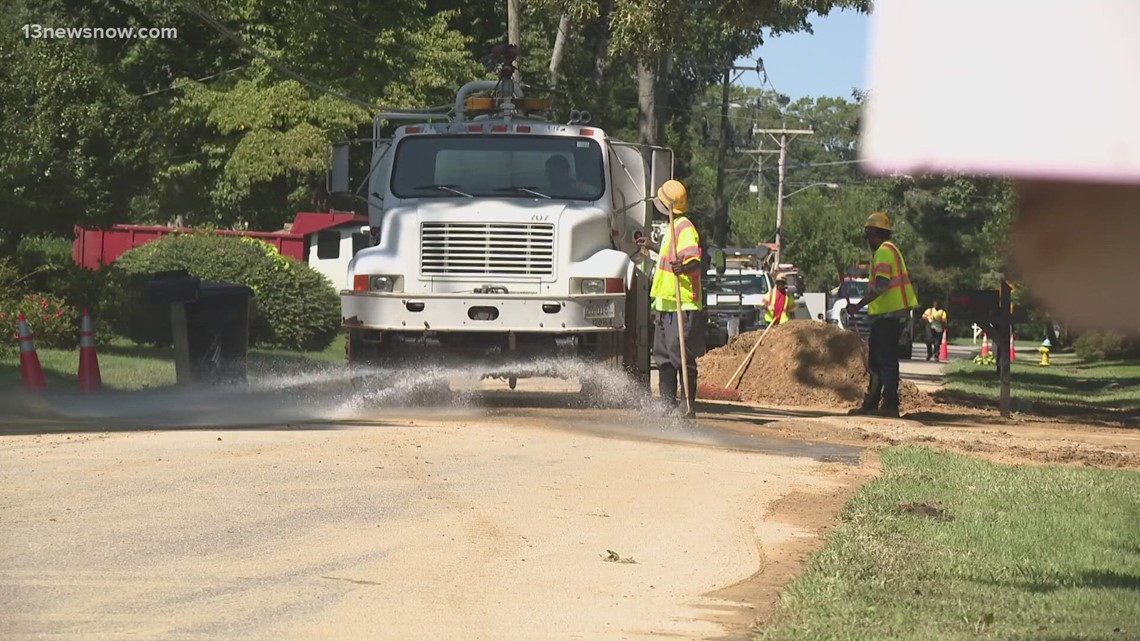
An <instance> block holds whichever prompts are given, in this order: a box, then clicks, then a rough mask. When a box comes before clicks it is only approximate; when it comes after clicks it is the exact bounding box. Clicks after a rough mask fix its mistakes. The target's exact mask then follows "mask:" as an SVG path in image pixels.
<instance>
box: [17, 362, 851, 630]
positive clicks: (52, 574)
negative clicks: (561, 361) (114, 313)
mask: <svg viewBox="0 0 1140 641" xmlns="http://www.w3.org/2000/svg"><path fill="white" fill-rule="evenodd" d="M415 377H416V375H415V374H414V373H409V376H408V378H409V379H414V378H415ZM323 384H324V385H332V386H334V387H337V388H339V387H341V386H342V384H343V382H341V381H324V382H323ZM409 384H414V381H412V382H410V383H409ZM544 384H545V385H547V387H545V388H544V387H543V385H544ZM566 384H567V383H563V382H561V381H555V382H553V383H549V382H548V383H543V382H542V381H533V380H523V381H520V382H519V389H518V390H516V391H514V392H511V391H508V390H506V389H505V384H502V383H501V382H497V381H483V382H481V383H479V382H475V383H471V384H470V385H469V386H468V388H464V387H463V385H456V384H455V383H454V381H453V388H456V389H458V390H459V392H457V394H456V396H455V397H454V398H453V399H452V401H451V403H450V404H449V405H447V406H445V407H440V408H435V409H433V408H430V407H419V408H411V407H400V406H398V405H397V404H395V403H394V402H392V400H393V399H394V398H397V397H399V392H398V390H396V392H395V393H391V392H393V390H391V389H385V390H379V391H378V393H377V394H376V395H374V396H371V397H368V398H360V397H359V395H356V396H354V397H352V398H345V397H340V398H337V399H336V402H329V401H328V399H327V398H326V397H324V396H320V395H313V394H311V393H310V392H307V391H303V389H302V387H300V386H293V387H289V388H287V389H283V390H275V391H267V390H264V389H262V390H260V391H259V390H252V391H248V390H247V391H240V390H220V391H216V392H211V393H199V394H192V393H170V392H166V393H154V394H141V395H134V396H126V395H122V396H115V395H104V396H101V397H93V398H81V397H68V398H56V399H50V400H42V401H36V402H25V403H24V408H25V410H27V411H26V412H25V413H24V414H21V415H18V416H13V415H10V416H7V417H4V418H5V420H3V421H0V487H3V488H4V490H3V494H2V495H0V536H2V537H3V539H4V541H5V545H4V546H2V547H0V609H2V610H3V611H4V612H5V614H4V616H3V617H0V637H2V638H4V639H40V638H53V639H123V638H147V639H187V640H189V639H193V640H199V639H227V640H228V639H235V638H241V639H275V640H276V639H314V638H352V639H357V638H359V639H401V640H406V639H439V638H463V639H496V640H498V639H505V640H513V639H648V638H660V637H661V636H673V637H677V638H686V639H706V638H707V639H713V638H738V639H746V638H749V633H748V626H749V625H750V624H751V623H752V622H753V621H754V620H755V618H756V617H757V616H758V608H759V607H760V605H759V604H760V603H761V601H765V599H767V601H765V602H769V601H770V602H771V603H775V598H774V592H772V591H771V590H769V591H768V592H764V591H763V589H768V588H771V586H770V585H769V586H765V584H764V581H763V580H759V582H757V580H758V579H756V577H760V579H763V578H764V577H765V576H768V577H769V578H771V577H772V576H773V575H772V572H774V571H776V570H780V569H781V568H783V570H782V571H784V572H785V574H787V573H789V572H791V569H790V568H789V564H790V562H791V561H794V560H795V559H799V558H802V556H803V554H804V552H803V549H802V548H800V547H796V546H802V545H803V544H804V542H805V541H809V540H812V539H814V538H815V537H816V535H817V534H818V531H819V529H820V528H822V527H823V526H825V525H826V524H827V523H829V522H830V521H831V519H833V518H834V516H835V515H834V513H833V510H834V509H838V505H840V504H841V502H842V501H841V500H840V501H838V502H837V501H830V502H829V501H826V500H825V499H826V497H828V496H832V495H834V494H835V493H836V492H839V491H841V490H844V488H848V487H852V486H853V483H855V482H856V481H857V480H861V479H862V478H863V476H862V475H864V474H865V473H866V471H865V470H863V469H862V468H860V467H859V455H860V450H859V449H857V448H853V447H847V446H841V445H835V444H829V443H826V442H805V441H797V440H791V439H788V438H777V437H774V436H772V435H769V436H767V437H762V436H758V435H755V434H751V433H749V432H748V430H746V429H745V430H729V429H724V428H722V427H720V426H718V425H716V424H715V423H716V421H715V420H704V421H698V422H697V423H696V424H692V423H689V422H686V421H679V420H676V419H668V418H665V417H664V416H662V415H660V413H655V412H656V410H655V409H654V406H653V405H652V403H651V402H650V401H649V400H648V399H645V398H633V399H632V400H634V401H635V403H634V404H635V405H637V406H638V407H635V408H634V409H630V410H612V409H609V410H608V409H591V408H588V407H584V408H573V407H567V406H568V405H573V404H574V403H575V402H576V400H577V394H576V393H565V392H559V391H558V390H557V386H558V385H566ZM569 384H570V385H574V383H569ZM611 392H613V393H618V394H621V393H625V392H623V391H622V390H611ZM318 399H325V400H323V401H320V400H318ZM627 400H631V399H627ZM346 401H351V402H346ZM4 407H8V408H11V407H12V405H11V404H8V405H4ZM785 418H786V417H785ZM734 419H735V420H737V421H738V422H741V421H742V422H743V423H742V424H745V425H747V424H748V423H749V422H755V423H756V424H762V423H767V422H770V421H772V420H774V418H773V417H772V416H768V417H767V418H764V417H751V416H749V415H745V414H740V415H738V416H734ZM821 497H822V498H821ZM781 501H782V502H781ZM832 503H834V505H835V507H834V508H828V509H822V508H821V507H820V506H822V505H825V504H826V505H831V504H832ZM773 506H776V507H773ZM781 506H782V507H781ZM828 510H832V511H830V512H829V511H828ZM761 570H763V571H761ZM765 573H767V574H765ZM785 574H779V575H778V576H777V577H776V578H779V580H781V581H782V580H787V578H789V576H790V574H789V575H787V576H785ZM750 577H752V578H750ZM781 577H782V578H781ZM775 580H776V579H772V581H775ZM749 586H752V587H749ZM762 588H763V589H762ZM724 590H728V591H727V592H725V591H724ZM761 595H767V596H764V597H763V598H762V597H761Z"/></svg>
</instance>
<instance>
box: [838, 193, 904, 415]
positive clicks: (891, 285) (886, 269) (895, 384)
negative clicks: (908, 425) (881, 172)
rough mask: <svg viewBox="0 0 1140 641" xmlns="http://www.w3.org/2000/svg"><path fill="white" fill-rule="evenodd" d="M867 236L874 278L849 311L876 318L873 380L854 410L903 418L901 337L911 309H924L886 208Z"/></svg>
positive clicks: (871, 367) (875, 217)
mask: <svg viewBox="0 0 1140 641" xmlns="http://www.w3.org/2000/svg"><path fill="white" fill-rule="evenodd" d="M863 234H864V237H865V238H866V239H867V243H868V244H869V245H870V246H871V250H872V251H874V252H875V257H874V259H873V260H872V261H871V264H872V267H871V282H870V284H869V285H868V286H867V293H866V295H864V296H863V298H861V299H860V300H859V302H856V303H851V304H850V305H848V306H847V313H848V315H850V316H854V315H855V314H856V313H857V312H858V311H859V310H860V309H862V308H863V307H864V306H866V307H867V315H868V316H870V317H871V338H870V341H869V343H870V345H869V347H868V351H869V352H870V354H869V358H868V361H869V362H868V364H867V365H868V369H869V370H870V371H871V380H870V384H869V385H868V387H867V395H866V397H864V398H863V404H862V405H861V406H860V407H858V408H856V409H854V410H852V411H851V413H852V414H878V415H880V416H891V417H898V415H899V351H898V349H899V337H900V336H901V334H902V331H903V327H905V326H906V319H907V317H908V316H909V315H910V314H911V310H912V309H914V308H916V307H918V297H917V296H915V293H914V287H913V286H912V285H911V283H910V274H909V273H908V272H907V269H906V261H904V260H903V256H902V252H901V251H899V248H898V247H897V246H896V245H895V244H894V243H892V242H891V219H890V218H889V217H888V216H887V215H886V214H885V213H882V212H876V213H873V214H871V215H870V216H868V217H867V223H866V224H865V225H864V227H863ZM880 401H881V402H882V407H880V406H879V403H880Z"/></svg>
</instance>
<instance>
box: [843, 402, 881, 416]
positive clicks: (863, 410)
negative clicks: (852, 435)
mask: <svg viewBox="0 0 1140 641" xmlns="http://www.w3.org/2000/svg"><path fill="white" fill-rule="evenodd" d="M878 413H879V410H878V408H875V407H868V406H867V405H866V404H864V405H860V406H859V407H856V408H855V409H853V410H851V411H850V412H847V415H848V416H874V415H876V414H878Z"/></svg>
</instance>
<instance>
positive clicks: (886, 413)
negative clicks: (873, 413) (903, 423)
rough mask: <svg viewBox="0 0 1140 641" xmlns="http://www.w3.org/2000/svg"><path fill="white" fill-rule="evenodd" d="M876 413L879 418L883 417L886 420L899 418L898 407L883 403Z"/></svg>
mask: <svg viewBox="0 0 1140 641" xmlns="http://www.w3.org/2000/svg"><path fill="white" fill-rule="evenodd" d="M878 413H879V416H883V417H886V418H899V406H898V405H894V404H889V403H883V406H882V407H880V408H879V412H878Z"/></svg>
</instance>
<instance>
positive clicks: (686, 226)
mask: <svg viewBox="0 0 1140 641" xmlns="http://www.w3.org/2000/svg"><path fill="white" fill-rule="evenodd" d="M692 228H693V221H691V220H689V219H688V218H685V219H682V220H679V221H676V222H674V223H673V231H674V232H676V233H670V235H669V237H668V239H667V242H668V243H669V251H667V252H665V253H664V254H662V255H661V256H662V258H664V259H665V262H666V263H669V262H672V261H674V260H677V248H676V247H674V246H673V238H674V237H676V238H678V239H680V238H681V234H683V233H685V232H686V231H688V230H690V229H692ZM683 251H687V250H683ZM697 251H698V252H700V248H697ZM697 255H698V256H699V255H700V254H699V253H698V254H697Z"/></svg>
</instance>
